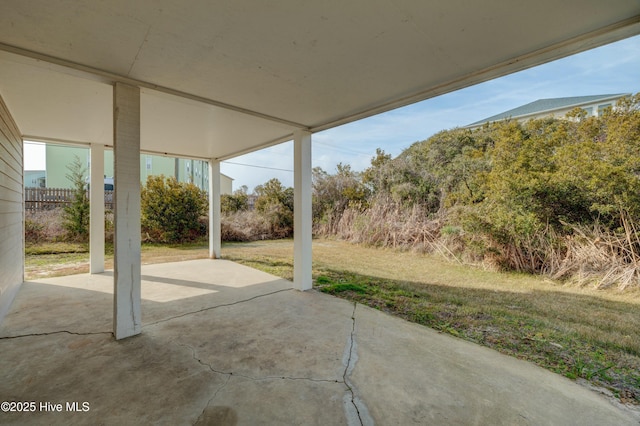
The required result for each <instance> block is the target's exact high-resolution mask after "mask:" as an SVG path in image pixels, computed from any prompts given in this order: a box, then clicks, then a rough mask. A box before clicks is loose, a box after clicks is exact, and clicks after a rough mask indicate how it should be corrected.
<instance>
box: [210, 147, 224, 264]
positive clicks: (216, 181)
mask: <svg viewBox="0 0 640 426" xmlns="http://www.w3.org/2000/svg"><path fill="white" fill-rule="evenodd" d="M221 246H222V233H221V228H220V161H218V160H216V159H215V158H212V159H210V160H209V257H210V258H211V259H220V252H221Z"/></svg>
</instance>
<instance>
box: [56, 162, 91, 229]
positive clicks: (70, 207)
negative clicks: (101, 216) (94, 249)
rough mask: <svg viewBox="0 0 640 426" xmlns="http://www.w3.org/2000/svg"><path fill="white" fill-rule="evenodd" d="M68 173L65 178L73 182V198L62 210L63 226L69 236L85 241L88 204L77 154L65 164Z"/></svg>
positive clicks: (87, 226) (83, 171) (88, 212)
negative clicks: (69, 162)
mask: <svg viewBox="0 0 640 426" xmlns="http://www.w3.org/2000/svg"><path fill="white" fill-rule="evenodd" d="M67 170H69V173H68V174H66V178H67V179H69V181H71V183H72V184H73V199H72V200H71V203H69V204H67V205H66V206H65V207H64V209H63V212H62V217H63V221H64V222H63V226H64V228H65V230H66V231H67V234H68V236H69V237H70V238H72V239H74V240H77V241H87V239H88V237H89V216H90V204H89V197H88V196H87V184H86V183H85V180H84V179H85V177H84V175H85V172H86V169H85V168H84V167H82V162H81V161H80V158H78V156H77V155H76V156H74V159H73V162H72V163H71V164H70V165H68V166H67Z"/></svg>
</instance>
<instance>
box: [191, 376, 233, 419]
mask: <svg viewBox="0 0 640 426" xmlns="http://www.w3.org/2000/svg"><path fill="white" fill-rule="evenodd" d="M229 380H231V375H229V376H227V380H226V381H225V382H224V383H223V384H222V386H220V387H219V388H218V389H216V391H215V393H214V394H213V396H212V397H211V398H209V401H207V404H206V405H205V406H204V408H203V409H202V412H201V413H200V415H199V416H198V418H197V419H196V422H195V423H194V424H196V425H197V424H199V422H200V420H201V419H202V418H203V417H204V415H205V413H206V411H207V408H209V405H211V402H213V400H214V399H216V397H217V396H218V393H220V391H221V390H222V389H224V388H225V387H226V386H227V384H228V383H229Z"/></svg>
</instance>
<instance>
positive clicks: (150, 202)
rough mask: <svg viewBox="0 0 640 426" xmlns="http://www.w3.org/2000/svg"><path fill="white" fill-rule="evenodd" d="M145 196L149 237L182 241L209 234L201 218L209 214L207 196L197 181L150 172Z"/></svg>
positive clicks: (144, 223)
mask: <svg viewBox="0 0 640 426" xmlns="http://www.w3.org/2000/svg"><path fill="white" fill-rule="evenodd" d="M141 198H142V199H141V207H142V231H143V232H144V233H145V234H146V237H147V239H150V240H152V241H156V242H167V243H179V242H185V241H192V240H196V239H198V238H200V237H202V236H204V235H205V230H204V229H202V228H203V226H202V223H201V222H200V220H199V219H200V217H201V216H204V215H206V214H207V198H206V194H205V193H204V191H202V190H201V189H199V188H198V187H197V186H195V185H194V184H192V183H183V182H178V181H177V180H176V179H175V178H173V177H170V178H166V179H165V177H164V176H149V178H148V179H147V183H146V185H145V186H144V187H143V188H142V194H141Z"/></svg>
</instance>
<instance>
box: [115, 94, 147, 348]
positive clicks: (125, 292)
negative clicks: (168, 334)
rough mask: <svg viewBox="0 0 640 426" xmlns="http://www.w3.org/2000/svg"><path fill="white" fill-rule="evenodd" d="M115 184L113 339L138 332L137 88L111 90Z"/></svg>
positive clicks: (138, 173)
mask: <svg viewBox="0 0 640 426" xmlns="http://www.w3.org/2000/svg"><path fill="white" fill-rule="evenodd" d="M113 139H114V140H113V157H114V163H113V164H114V174H115V179H114V184H115V194H114V195H115V211H114V224H115V238H114V274H113V277H114V304H113V330H114V334H115V337H116V339H124V338H125V337H129V336H133V335H136V334H140V332H141V330H142V321H141V312H140V303H141V295H140V281H141V270H140V264H141V259H140V243H141V241H140V89H139V88H138V87H134V86H129V85H126V84H122V83H116V84H115V86H114V91H113Z"/></svg>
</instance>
